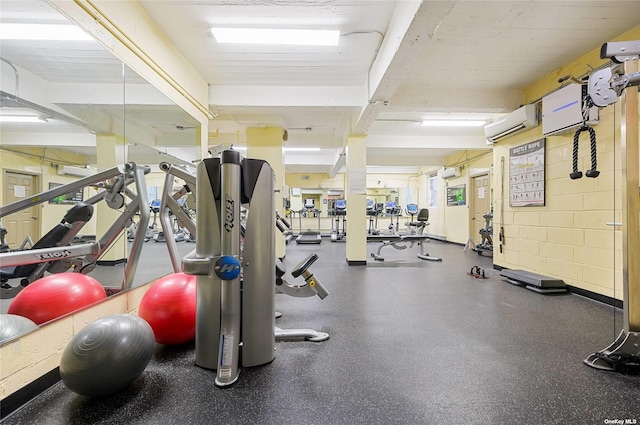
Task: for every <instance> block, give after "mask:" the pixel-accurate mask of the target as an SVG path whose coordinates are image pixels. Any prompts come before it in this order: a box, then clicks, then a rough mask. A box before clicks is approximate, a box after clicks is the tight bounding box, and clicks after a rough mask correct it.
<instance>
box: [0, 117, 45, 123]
mask: <svg viewBox="0 0 640 425" xmlns="http://www.w3.org/2000/svg"><path fill="white" fill-rule="evenodd" d="M0 122H13V123H19V122H23V123H29V122H37V123H43V122H47V120H46V118H40V117H36V116H33V115H30V116H20V115H0Z"/></svg>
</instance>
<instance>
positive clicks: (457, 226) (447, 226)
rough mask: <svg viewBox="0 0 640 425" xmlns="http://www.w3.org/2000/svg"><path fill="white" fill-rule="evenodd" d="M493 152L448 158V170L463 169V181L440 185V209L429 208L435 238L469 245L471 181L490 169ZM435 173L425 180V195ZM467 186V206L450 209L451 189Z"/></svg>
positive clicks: (465, 152) (427, 173)
mask: <svg viewBox="0 0 640 425" xmlns="http://www.w3.org/2000/svg"><path fill="white" fill-rule="evenodd" d="M492 159H493V158H492V155H491V151H490V150H489V149H487V150H486V151H484V150H480V151H460V152H457V153H455V154H453V155H450V156H448V157H447V158H445V167H460V168H461V172H460V176H459V177H453V178H450V179H447V180H443V179H442V178H440V177H439V174H438V178H437V182H438V206H437V207H436V208H429V224H430V226H429V229H428V233H429V234H432V235H438V236H443V237H444V238H445V239H446V240H447V241H449V242H455V243H461V244H466V242H467V240H468V239H469V223H470V220H471V217H470V210H469V206H470V202H471V200H470V198H471V196H472V195H473V194H471V193H470V188H471V177H472V175H473V173H474V172H476V171H477V170H478V169H490V168H491V162H492ZM434 171H435V170H432V171H428V172H426V177H425V178H424V182H423V183H422V184H423V185H424V189H422V190H424V191H427V190H428V188H427V184H428V175H430V174H432V173H433V172H434ZM460 185H465V188H466V196H467V199H466V205H456V206H448V205H447V187H454V186H460Z"/></svg>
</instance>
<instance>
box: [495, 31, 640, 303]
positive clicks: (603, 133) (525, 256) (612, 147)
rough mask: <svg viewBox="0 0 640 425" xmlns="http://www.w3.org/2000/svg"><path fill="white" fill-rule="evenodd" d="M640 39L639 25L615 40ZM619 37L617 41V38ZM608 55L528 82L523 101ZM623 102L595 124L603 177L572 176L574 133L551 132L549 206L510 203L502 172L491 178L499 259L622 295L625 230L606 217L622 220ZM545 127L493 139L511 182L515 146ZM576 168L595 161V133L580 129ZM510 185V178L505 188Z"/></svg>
mask: <svg viewBox="0 0 640 425" xmlns="http://www.w3.org/2000/svg"><path fill="white" fill-rule="evenodd" d="M639 38H640V27H636V28H635V29H633V30H631V31H629V32H628V33H626V34H623V35H622V36H620V37H618V39H617V40H635V39H639ZM611 41H614V40H611ZM604 62H605V61H603V60H601V59H599V48H598V49H594V50H593V51H591V52H588V53H587V54H585V55H583V56H581V57H580V58H578V59H576V60H575V61H573V62H571V63H570V64H568V65H567V66H565V67H563V68H560V69H558V70H556V71H555V72H554V73H552V74H551V75H549V76H547V77H546V78H545V79H543V80H541V81H539V82H537V83H536V84H534V85H532V86H531V87H529V88H527V89H525V91H524V100H525V103H527V102H531V100H532V99H539V98H541V97H542V96H544V95H545V94H546V93H548V92H550V91H552V90H554V89H555V88H557V87H558V83H557V78H558V77H559V76H563V75H568V74H571V75H575V76H579V75H583V74H586V73H588V72H589V71H590V67H591V68H595V67H597V66H599V65H600V64H602V63H604ZM619 115H620V109H619V106H615V107H614V106H613V105H612V106H609V107H606V108H601V109H600V120H599V123H598V124H597V125H595V126H594V129H595V131H596V140H597V159H598V171H600V175H599V176H598V178H595V179H594V178H586V177H583V178H581V179H577V180H571V179H570V178H569V173H570V172H571V171H572V152H573V149H572V148H573V136H574V132H575V130H574V131H573V132H570V133H568V134H564V135H557V136H550V137H547V138H546V178H545V183H546V187H545V189H546V197H545V206H543V207H519V208H511V207H510V206H509V204H508V193H505V194H504V195H503V194H501V193H500V179H501V176H500V175H499V171H497V172H496V174H495V177H494V179H493V182H492V184H493V186H494V188H497V192H496V196H495V198H496V210H495V211H496V214H495V215H494V217H495V225H494V240H495V241H498V231H499V229H500V208H501V203H502V202H503V201H504V203H505V204H504V223H503V226H504V228H505V235H506V243H505V245H504V246H503V253H500V252H499V250H498V249H496V250H495V251H494V263H495V264H497V265H499V266H502V267H508V268H511V269H524V270H529V271H532V272H536V273H540V274H544V275H549V276H552V277H556V278H560V279H563V280H564V281H565V282H566V283H567V284H568V285H571V286H575V287H577V288H581V289H585V290H588V291H591V292H594V293H597V294H601V295H605V296H608V297H614V298H616V299H622V232H621V229H620V228H619V227H615V226H609V225H607V223H613V222H619V221H620V220H621V206H622V199H621V191H620V185H621V181H622V171H621V168H622V167H621V153H620V152H621V151H620V116H619ZM542 137H543V136H542V129H541V126H539V127H537V128H534V129H531V130H528V131H526V132H523V133H519V134H517V135H515V136H513V137H510V138H508V139H507V140H505V141H500V142H499V143H498V144H496V145H494V153H493V163H494V166H495V165H496V164H500V159H501V157H504V158H505V161H506V167H505V173H506V174H507V176H505V178H506V179H507V180H506V181H508V158H509V149H510V148H512V147H515V146H519V145H522V144H524V143H527V142H531V141H534V140H538V139H540V138H542ZM579 147H580V149H579V157H578V169H579V170H582V171H583V172H584V171H586V170H588V169H590V168H591V157H590V150H589V137H588V134H587V133H583V134H581V136H580V142H579ZM507 190H508V184H505V192H506V191H507Z"/></svg>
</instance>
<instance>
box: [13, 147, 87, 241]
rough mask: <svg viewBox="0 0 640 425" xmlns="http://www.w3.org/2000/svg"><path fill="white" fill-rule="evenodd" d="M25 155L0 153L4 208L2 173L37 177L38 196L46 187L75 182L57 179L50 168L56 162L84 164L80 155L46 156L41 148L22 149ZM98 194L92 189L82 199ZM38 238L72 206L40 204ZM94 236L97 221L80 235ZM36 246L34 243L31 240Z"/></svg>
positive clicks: (51, 153) (54, 152)
mask: <svg viewBox="0 0 640 425" xmlns="http://www.w3.org/2000/svg"><path fill="white" fill-rule="evenodd" d="M20 151H21V152H24V154H20V153H16V152H15V150H14V151H8V150H4V149H0V164H2V166H1V167H2V169H1V172H0V188H2V190H0V205H4V204H5V203H4V171H5V170H9V171H22V172H26V173H30V174H37V175H39V176H40V187H39V190H37V192H43V191H45V190H49V183H62V184H66V183H71V182H73V181H75V180H76V179H77V178H76V177H72V176H59V175H58V174H57V169H56V168H55V167H53V166H52V164H54V162H53V161H54V160H55V159H56V158H59V159H64V162H65V163H66V164H69V163H72V164H78V165H81V164H84V163H85V158H84V157H83V156H82V155H76V154H72V153H69V152H68V151H64V152H63V151H58V150H56V149H51V148H47V149H46V153H45V151H44V149H43V148H23V149H21V150H20ZM96 193H97V191H96V190H94V189H92V188H86V189H85V191H84V198H85V199H87V198H88V197H91V196H93V195H95V194H96ZM40 207H41V208H42V211H41V212H40V223H41V226H40V236H44V235H45V233H47V232H48V231H49V230H50V229H51V228H53V227H54V226H55V225H56V224H58V223H59V222H60V220H61V219H62V217H63V216H64V214H65V212H66V211H67V210H68V209H69V208H70V207H71V205H55V204H49V203H48V202H45V203H42V204H40ZM95 232H96V220H95V219H92V220H91V221H90V222H89V223H87V224H86V225H85V226H84V227H83V228H82V230H81V231H80V234H81V235H93V234H95ZM34 242H35V240H34Z"/></svg>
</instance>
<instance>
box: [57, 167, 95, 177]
mask: <svg viewBox="0 0 640 425" xmlns="http://www.w3.org/2000/svg"><path fill="white" fill-rule="evenodd" d="M92 174H93V171H91V170H90V169H88V168H82V167H74V166H72V165H60V166H59V167H58V175H60V176H74V177H88V176H90V175H92Z"/></svg>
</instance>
